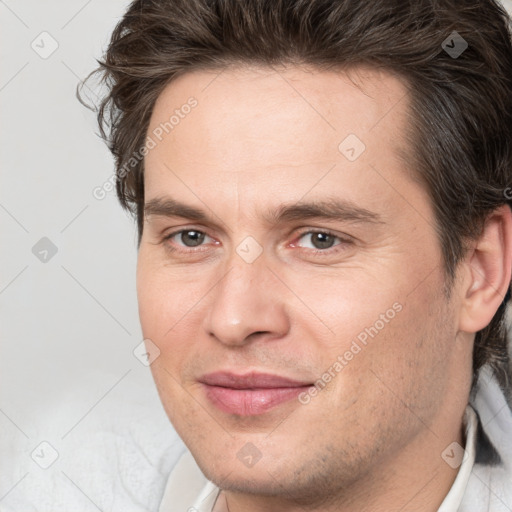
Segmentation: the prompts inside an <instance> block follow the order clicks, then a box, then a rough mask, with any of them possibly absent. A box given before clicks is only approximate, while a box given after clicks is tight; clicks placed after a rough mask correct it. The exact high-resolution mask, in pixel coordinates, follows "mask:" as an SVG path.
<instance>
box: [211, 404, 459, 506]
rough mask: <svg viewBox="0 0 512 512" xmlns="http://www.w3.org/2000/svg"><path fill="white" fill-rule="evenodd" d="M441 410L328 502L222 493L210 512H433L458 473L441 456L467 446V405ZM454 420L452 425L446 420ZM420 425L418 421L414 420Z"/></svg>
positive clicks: (453, 405) (322, 498)
mask: <svg viewBox="0 0 512 512" xmlns="http://www.w3.org/2000/svg"><path fill="white" fill-rule="evenodd" d="M448 402H450V403H449V405H450V406H451V407H452V408H451V410H450V411H449V413H448V411H446V410H445V409H446V408H443V410H442V411H439V414H438V415H437V417H436V418H435V421H434V422H433V423H432V424H431V425H430V426H427V425H425V428H424V429H423V430H422V431H421V433H420V434H419V435H418V436H416V438H414V439H413V440H412V442H411V443H410V444H409V445H407V446H406V447H405V448H404V449H403V450H402V451H401V452H400V453H397V454H394V456H393V457H392V458H390V459H385V460H383V461H382V462H381V464H380V465H379V466H377V467H374V468H372V470H371V471H370V472H368V473H367V474H366V475H364V476H363V477H362V478H360V479H359V480H357V481H356V482H354V483H352V484H350V485H349V486H346V487H345V488H343V489H340V492H339V494H338V495H337V496H333V497H332V498H331V499H329V501H328V502H327V501H326V499H325V497H324V496H322V497H320V496H319V502H318V504H309V505H303V504H298V503H291V502H290V501H289V500H286V496H285V497H284V498H282V497H268V496H254V495H245V494H240V493H235V492H231V491H221V493H220V494H219V497H218V499H217V501H216V503H215V506H214V508H213V511H212V512H278V511H279V512H306V511H307V512H320V511H321V512H361V511H362V510H364V511H365V512H399V511H400V512H403V511H405V510H407V512H416V511H417V512H420V511H421V512H437V510H438V509H439V507H440V505H441V503H442V502H443V500H444V498H445V497H446V495H447V494H448V492H449V491H450V489H451V487H452V485H453V482H454V481H455V478H456V476H457V473H458V470H459V468H456V469H453V468H451V467H450V466H449V465H448V464H447V463H446V462H445V461H444V460H443V459H442V458H441V454H442V452H443V451H444V450H445V449H446V447H447V446H448V445H450V444H451V443H453V442H454V441H456V442H457V443H459V444H460V445H461V446H463V447H465V442H466V439H465V433H464V430H465V429H464V424H463V415H464V411H465V407H466V404H467V402H465V403H464V404H458V406H456V405H455V404H453V403H452V402H451V401H450V400H448ZM447 417H451V418H453V420H452V422H451V423H450V424H447V423H446V418H447ZM418 421H421V420H420V419H418Z"/></svg>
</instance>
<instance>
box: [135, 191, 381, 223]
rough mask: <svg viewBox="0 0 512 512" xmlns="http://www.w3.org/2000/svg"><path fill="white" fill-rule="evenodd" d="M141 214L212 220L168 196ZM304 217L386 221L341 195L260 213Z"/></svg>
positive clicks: (269, 217)
mask: <svg viewBox="0 0 512 512" xmlns="http://www.w3.org/2000/svg"><path fill="white" fill-rule="evenodd" d="M144 215H145V216H151V215H155V216H164V217H183V218H186V219H190V220H193V221H196V222H204V223H207V222H212V219H211V218H210V216H209V215H208V214H207V213H206V212H205V211H204V210H202V209H200V208H196V207H194V206H190V205H187V204H185V203H182V202H180V201H177V200H176V199H173V198H171V197H165V198H155V199H151V200H150V201H148V202H147V203H146V204H145V206H144ZM307 219H322V220H334V221H345V222H355V223H367V224H384V223H385V222H384V221H383V220H382V217H381V215H379V214H378V213H376V212H372V211H370V210H367V209H366V208H361V207H359V206H357V205H356V204H354V203H353V202H352V201H349V200H346V199H340V198H328V199H325V200H317V201H310V202H297V203H284V204H282V205H280V206H279V207H278V208H276V209H274V210H272V209H268V210H267V211H266V212H264V214H263V220H264V221H265V222H267V223H268V224H270V225H275V224H280V223H281V224H283V223H287V222H293V221H298V220H307Z"/></svg>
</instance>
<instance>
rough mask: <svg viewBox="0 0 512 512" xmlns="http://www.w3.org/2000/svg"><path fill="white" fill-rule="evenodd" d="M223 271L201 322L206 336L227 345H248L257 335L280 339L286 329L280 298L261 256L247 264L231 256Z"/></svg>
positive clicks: (240, 257) (234, 255)
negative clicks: (252, 336) (224, 272)
mask: <svg viewBox="0 0 512 512" xmlns="http://www.w3.org/2000/svg"><path fill="white" fill-rule="evenodd" d="M242 248H243V247H242ZM226 268H227V271H226V274H225V275H224V277H222V278H221V279H220V281H219V282H218V283H217V285H216V286H215V287H214V289H213V290H212V296H211V298H210V302H209V307H208V314H207V315H206V316H205V320H204V329H205V330H206V332H207V334H209V335H210V336H214V337H215V338H217V339H218V340H219V341H220V342H222V343H224V344H229V345H243V344H245V343H248V342H249V340H248V338H249V337H250V336H251V334H254V333H256V332H258V333H267V334H271V335H272V336H281V335H283V334H284V333H285V332H286V330H287V328H288V320H287V317H286V311H285V308H284V303H283V297H282V295H280V294H279V291H278V289H276V283H274V282H273V281H275V279H274V278H273V276H272V273H271V271H270V270H269V269H268V268H267V265H266V262H265V259H264V255H263V254H262V255H260V256H259V257H257V258H256V259H255V260H253V261H251V262H249V261H248V260H246V259H244V256H243V254H242V256H240V255H239V254H238V253H236V252H233V254H232V255H231V257H230V259H229V261H228V262H227V264H226ZM271 280H272V282H270V281H271Z"/></svg>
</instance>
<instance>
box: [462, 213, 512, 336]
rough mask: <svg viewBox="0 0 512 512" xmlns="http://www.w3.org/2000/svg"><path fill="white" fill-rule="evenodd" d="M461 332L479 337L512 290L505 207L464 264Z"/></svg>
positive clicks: (509, 221)
mask: <svg viewBox="0 0 512 512" xmlns="http://www.w3.org/2000/svg"><path fill="white" fill-rule="evenodd" d="M464 266H465V269H464V270H465V275H466V279H465V281H464V285H463V289H462V297H463V300H462V304H461V309H460V315H459V330H460V331H465V332H469V333H476V332H478V331H480V330H482V329H484V328H485V327H487V325H489V323H490V322H491V320H492V318H493V316H494V314H495V313H496V311H497V310H498V308H499V307H500V304H501V303H502V302H503V299H504V297H505V295H506V294H507V291H508V289H509V287H510V279H511V273H512V211H511V209H510V207H509V206H508V205H506V204H505V205H502V206H500V207H499V208H497V209H496V210H494V211H493V212H492V213H491V214H490V215H489V216H488V218H487V220H486V222H485V226H484V228H483V230H482V233H481V235H480V237H479V239H478V240H477V241H476V242H474V245H473V246H472V249H471V251H470V252H469V254H468V255H467V257H466V260H465V262H464Z"/></svg>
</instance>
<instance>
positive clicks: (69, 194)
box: [0, 0, 512, 512]
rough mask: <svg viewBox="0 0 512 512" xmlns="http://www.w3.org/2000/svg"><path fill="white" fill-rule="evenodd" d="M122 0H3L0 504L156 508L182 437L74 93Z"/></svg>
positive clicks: (128, 241) (91, 125)
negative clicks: (163, 399)
mask: <svg viewBox="0 0 512 512" xmlns="http://www.w3.org/2000/svg"><path fill="white" fill-rule="evenodd" d="M504 3H505V5H506V6H507V8H508V9H509V11H511V10H512V9H511V7H512V2H511V1H510V0H507V1H505V2H504ZM127 5H128V2H126V1H124V0H123V1H121V0H109V1H108V2H105V1H103V2H100V1H99V0H89V1H87V0H72V1H71V0H67V1H64V0H60V1H55V0H54V1H46V2H41V1H36V0H31V1H24V2H15V1H14V0H5V1H1V0H0V53H1V56H2V73H1V75H0V105H1V123H0V127H1V134H0V143H1V153H0V154H1V158H2V167H1V170H2V182H1V183H2V187H1V188H0V227H1V233H2V238H1V247H2V251H0V254H1V261H0V269H1V271H0V308H1V309H0V311H1V313H2V323H1V326H2V327H1V333H2V339H1V357H0V511H1V512H7V511H17V512H30V511H32V510H34V511H36V510H37V511H43V512H44V511H51V512H59V511H63V512H70V511H71V512H80V511H96V510H104V511H107V510H116V511H123V512H130V511H146V510H147V511H150V510H157V508H158V503H159V501H160V497H161V493H162V490H163V485H164V484H165V480H166V478H167V475H168V473H169V471H170V469H171V468H172V466H173V464H174V463H175V462H176V460H177V457H178V456H179V454H180V453H181V452H182V451H183V450H184V446H183V444H182V443H181V441H179V439H178V438H177V436H176V434H175V433H174V431H173V429H172V427H171V425H170V423H169V422H168V420H167V418H166V416H165V414H164V412H163V409H162V407H161V405H160V402H159V399H158V396H157V394H156V391H155V389H154V385H153V382H152V379H151V376H150V373H149V370H148V368H146V367H145V366H143V365H142V364H141V363H140V362H139V360H137V359H136V358H135V356H134V355H133V350H134V348H135V347H136V346H137V345H138V344H139V343H140V342H141V340H142V335H141V331H140V327H139V322H138V313H137V303H136V293H135V264H136V236H135V225H134V223H133V222H132V220H131V219H130V218H129V217H128V216H127V214H125V213H124V212H123V211H122V210H121V208H120V206H119V205H118V204H117V200H116V198H115V196H114V193H113V192H112V193H110V194H108V196H107V197H106V198H105V199H103V200H101V201H100V200H97V199H95V198H94V197H93V195H92V190H93V189H94V188H95V187H97V186H101V185H102V184H103V183H104V182H105V181H106V180H107V179H109V177H110V176H111V174H112V172H113V161H112V158H111V156H110V154H109V152H108V150H107V148H106V147H105V145H104V144H103V142H102V141H101V140H100V138H99V137H98V136H97V134H96V133H97V126H96V121H95V117H94V114H93V113H92V112H90V111H88V110H86V109H85V108H84V107H82V106H81V105H80V104H79V103H78V101H77V100H76V98H75V88H76V85H77V83H78V82H79V80H81V79H83V78H84V77H85V76H86V75H87V74H88V73H89V72H90V71H91V70H92V69H94V68H95V67H96V62H95V60H94V59H95V57H97V58H99V57H100V56H101V55H102V53H103V50H104V49H105V48H106V45H107V42H108V39H109V36H110V33H111V31H112V29H113V28H114V26H115V24H116V22H117V21H118V20H119V18H120V17H121V16H122V14H123V12H124V9H125V7H126V6H127ZM45 31H46V32H48V33H49V34H50V35H51V39H53V40H55V41H56V42H57V44H58V48H57V49H56V50H55V52H54V53H52V54H51V55H50V56H48V57H47V58H42V57H41V55H40V54H38V53H37V52H36V51H35V50H34V49H33V48H32V47H31V44H32V43H33V42H34V41H35V43H34V45H38V46H36V48H38V51H39V52H44V51H48V50H49V49H50V48H51V44H52V40H51V39H50V38H49V37H48V36H41V33H42V32H45ZM53 44H55V43H53ZM43 237H47V238H49V239H50V240H51V241H52V243H53V244H54V245H55V246H56V247H57V253H56V254H55V255H54V256H53V257H51V258H48V261H46V262H43V261H40V259H38V257H36V255H34V254H33V252H32V248H33V247H34V245H35V244H36V243H38V241H40V239H41V238H43ZM43 255H44V253H43V254H40V255H39V256H40V257H42V256H43ZM42 442H46V443H49V444H43V445H41V444H40V443H42ZM50 445H51V446H50ZM53 450H55V451H56V452H54V451H53ZM55 453H58V458H57V459H56V460H55V462H53V464H52V465H51V466H50V467H49V468H47V469H43V468H42V467H41V465H43V466H44V465H45V464H46V463H49V462H51V461H52V460H53V458H54V456H55Z"/></svg>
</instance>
